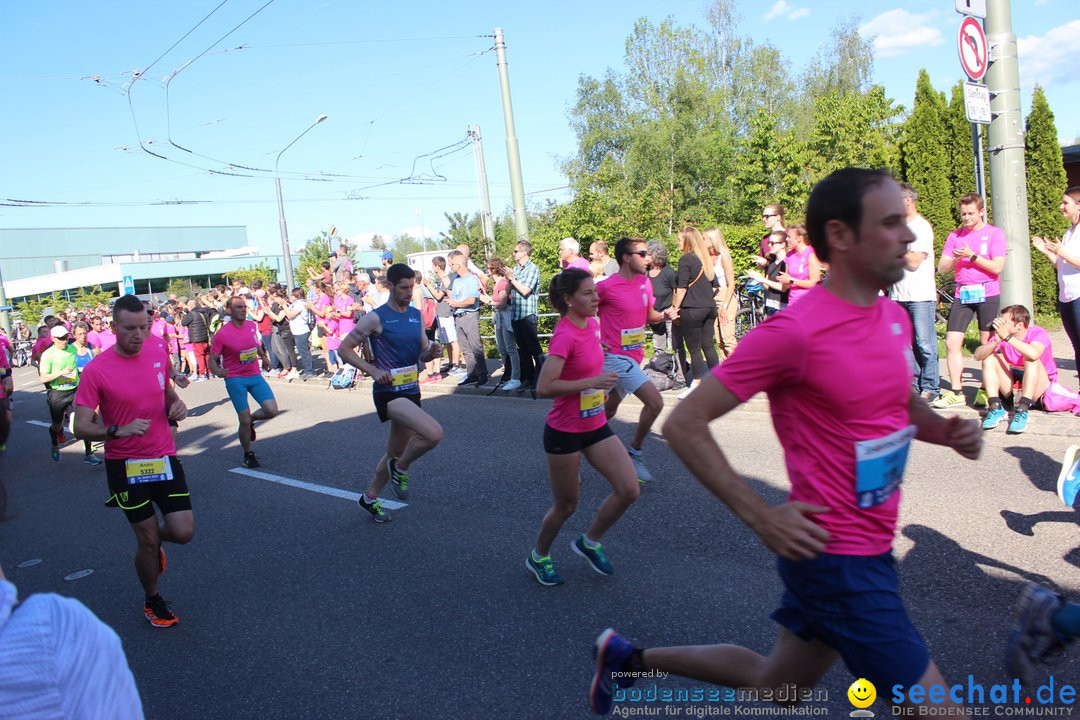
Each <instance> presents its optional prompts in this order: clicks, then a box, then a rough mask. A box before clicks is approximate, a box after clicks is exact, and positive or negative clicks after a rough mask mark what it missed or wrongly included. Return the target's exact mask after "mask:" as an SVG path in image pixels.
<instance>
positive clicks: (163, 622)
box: [143, 595, 180, 628]
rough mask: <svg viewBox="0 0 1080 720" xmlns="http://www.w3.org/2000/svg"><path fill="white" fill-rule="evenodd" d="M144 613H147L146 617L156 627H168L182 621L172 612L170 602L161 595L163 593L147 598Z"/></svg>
mask: <svg viewBox="0 0 1080 720" xmlns="http://www.w3.org/2000/svg"><path fill="white" fill-rule="evenodd" d="M143 613H144V614H145V615H146V619H147V620H149V621H150V624H151V625H153V626H154V627H159V628H167V627H172V626H173V625H176V624H177V623H179V622H180V618H178V617H176V616H175V615H173V614H172V612H171V611H170V610H169V603H167V602H165V599H164V598H163V597H161V595H155V596H154V597H152V598H146V603H145V604H144V605H143Z"/></svg>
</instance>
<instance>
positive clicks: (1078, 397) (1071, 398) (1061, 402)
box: [1042, 382, 1080, 415]
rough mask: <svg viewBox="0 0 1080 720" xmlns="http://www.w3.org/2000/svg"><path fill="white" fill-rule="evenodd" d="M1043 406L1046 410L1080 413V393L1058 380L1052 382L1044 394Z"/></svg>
mask: <svg viewBox="0 0 1080 720" xmlns="http://www.w3.org/2000/svg"><path fill="white" fill-rule="evenodd" d="M1042 404H1043V408H1044V409H1045V410H1046V412H1060V411H1063V410H1064V411H1067V412H1071V413H1073V414H1074V415H1080V394H1077V393H1076V392H1073V391H1072V390H1070V389H1069V388H1067V387H1065V386H1064V385H1061V384H1060V383H1057V382H1052V383H1050V386H1049V387H1048V388H1046V392H1044V393H1043V396H1042Z"/></svg>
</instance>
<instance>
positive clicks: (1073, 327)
mask: <svg viewBox="0 0 1080 720" xmlns="http://www.w3.org/2000/svg"><path fill="white" fill-rule="evenodd" d="M1061 214H1062V215H1064V216H1065V218H1066V219H1067V220H1068V221H1069V229H1068V230H1066V231H1065V235H1064V236H1063V237H1062V238H1061V241H1060V242H1056V241H1054V240H1050V239H1048V238H1043V237H1033V238H1031V244H1032V245H1034V246H1035V249H1036V250H1038V251H1039V252H1041V253H1042V254H1043V255H1045V256H1046V257H1047V258H1048V259H1049V260H1050V262H1052V263H1054V267H1055V268H1057V279H1058V310H1060V311H1061V324H1062V325H1064V326H1065V334H1066V335H1068V336H1069V342H1071V343H1072V347H1073V357H1074V358H1076V359H1080V229H1077V228H1080V185H1074V186H1073V187H1071V188H1069V189H1068V190H1066V191H1065V194H1064V195H1063V196H1062V197H1061Z"/></svg>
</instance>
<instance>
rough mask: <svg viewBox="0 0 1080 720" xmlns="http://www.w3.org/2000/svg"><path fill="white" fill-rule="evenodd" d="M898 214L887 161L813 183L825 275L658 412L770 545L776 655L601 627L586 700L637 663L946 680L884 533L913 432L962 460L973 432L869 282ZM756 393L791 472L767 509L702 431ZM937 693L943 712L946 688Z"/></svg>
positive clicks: (894, 240)
mask: <svg viewBox="0 0 1080 720" xmlns="http://www.w3.org/2000/svg"><path fill="white" fill-rule="evenodd" d="M905 217H906V212H905V209H904V201H903V196H902V195H901V192H900V187H899V186H898V185H897V184H896V182H895V181H894V180H893V179H892V178H891V177H890V176H889V175H888V174H887V173H885V172H884V171H880V170H864V169H857V168H848V169H844V170H838V171H836V172H834V173H832V174H831V175H829V176H828V177H827V178H825V179H824V180H822V181H821V182H820V183H818V184H817V185H816V186H815V187H814V189H813V191H812V192H811V194H810V199H809V202H808V203H807V209H806V225H807V229H808V233H809V236H810V242H811V243H812V245H813V247H814V250H815V252H816V253H817V255H818V257H819V258H821V260H822V262H828V263H829V264H830V268H831V272H830V275H829V278H828V280H827V281H826V283H825V284H824V285H819V286H817V287H814V288H813V289H811V290H810V291H809V292H808V293H807V294H806V296H805V297H803V299H802V300H801V301H800V302H799V303H798V304H797V305H794V306H789V307H788V308H787V309H786V310H784V312H782V313H779V314H777V315H775V316H773V317H772V318H771V319H770V320H769V322H767V323H765V324H764V325H761V326H759V327H758V328H757V329H756V330H754V332H752V333H750V334H749V335H747V336H746V337H745V338H743V340H742V342H740V343H739V346H738V348H736V350H735V352H734V353H733V354H732V355H731V357H729V358H728V359H727V360H725V361H724V363H723V364H721V365H719V366H717V367H716V368H714V369H713V371H712V372H711V373H709V374H708V375H707V376H706V377H705V378H704V380H703V381H702V383H701V385H700V386H699V387H698V388H697V389H696V390H695V391H694V392H692V393H691V394H690V396H689V397H688V398H687V399H686V400H684V401H683V402H682V403H681V404H680V405H679V406H678V407H676V408H675V410H674V411H673V412H672V414H671V417H670V418H669V419H668V420H667V422H666V423H665V424H664V437H665V438H666V439H667V441H668V443H669V444H670V445H671V448H672V449H673V450H674V451H675V453H676V454H678V455H679V457H680V459H682V461H683V462H684V463H685V464H686V465H687V467H688V468H689V469H690V470H691V472H693V474H694V476H695V477H696V478H697V479H698V481H699V482H701V483H702V484H703V485H704V486H705V487H706V488H707V489H708V490H709V491H710V492H712V493H713V494H714V495H716V496H717V497H718V498H720V499H721V500H722V501H723V502H724V503H725V504H726V505H728V507H730V508H731V509H732V510H733V511H734V512H735V513H736V514H737V515H738V516H739V517H740V518H741V519H742V520H743V522H745V523H746V524H747V525H748V526H749V527H750V529H751V530H753V531H754V532H755V533H756V534H757V535H758V537H760V538H761V540H762V542H764V543H765V545H767V546H768V548H769V549H770V550H772V551H773V552H774V553H776V554H777V555H778V556H779V559H778V563H777V567H778V570H779V572H780V577H781V579H782V581H783V583H784V587H785V592H784V595H783V598H782V601H781V607H780V608H779V609H778V610H776V611H775V612H774V613H773V615H772V617H773V619H774V620H776V621H777V622H778V623H779V624H780V626H781V627H780V631H779V636H778V638H777V640H776V643H775V644H774V645H773V648H772V651H771V652H770V654H769V655H768V656H764V655H760V654H758V653H757V652H754V651H753V650H750V649H747V648H742V647H737V646H734V645H710V646H695V647H667V648H649V649H644V648H640V647H636V646H634V645H633V644H632V643H630V642H629V641H627V640H626V639H625V638H623V637H622V636H621V635H619V634H618V633H616V632H615V631H614V630H613V629H611V628H609V629H607V630H605V631H604V632H603V633H602V634H601V635H600V637H599V638H598V639H597V641H596V646H595V649H596V660H597V664H596V675H595V676H594V680H593V684H592V689H591V691H590V701H591V703H592V708H593V711H594V712H597V713H600V714H605V713H607V712H610V710H611V705H612V693H613V685H614V684H616V683H617V684H618V685H620V686H623V687H625V686H628V685H630V684H632V683H633V678H634V677H635V676H636V675H635V674H636V673H638V672H646V671H650V670H656V671H665V672H672V673H675V674H677V675H682V676H685V677H692V678H695V679H697V680H704V681H707V682H712V683H716V684H717V685H723V686H726V687H734V688H746V687H751V688H778V687H782V686H787V685H788V684H793V685H795V686H797V687H799V688H812V687H813V686H814V685H816V684H817V683H818V681H820V680H821V678H822V677H823V676H824V675H825V673H826V672H828V670H829V668H830V667H832V665H833V664H834V663H835V662H836V660H837V659H838V658H843V660H844V663H845V665H846V666H847V667H848V669H849V670H850V671H851V673H852V674H853V675H854V676H855V677H856V678H865V679H866V680H869V681H870V682H871V683H873V684H874V686H875V687H877V688H893V689H895V687H896V686H901V687H903V688H910V687H912V686H913V685H915V684H916V683H921V685H922V687H924V688H928V687H931V686H933V685H941V686H943V687H948V685H947V684H946V683H945V681H944V680H943V679H942V676H941V673H940V672H939V671H938V669H937V666H936V665H935V664H934V662H933V660H932V659H931V658H930V654H929V652H928V651H927V648H926V643H925V642H924V641H923V639H922V637H921V636H920V635H919V632H918V631H917V630H916V629H915V626H914V625H913V624H912V622H911V620H910V618H909V617H908V615H907V611H906V609H905V607H904V603H903V601H902V600H901V598H900V594H899V579H898V577H897V574H896V564H895V560H894V559H893V556H892V540H893V535H894V532H895V528H896V518H897V511H898V508H899V504H900V483H901V481H902V478H903V471H904V466H905V464H906V462H907V454H908V448H909V446H910V444H911V441H912V440H913V439H919V440H922V441H924V442H931V443H935V444H939V445H945V446H947V447H951V448H953V449H954V450H955V451H956V452H957V453H959V454H960V455H961V456H963V457H966V458H969V459H975V458H977V457H978V456H979V453H980V451H981V450H982V431H981V430H980V428H979V424H978V422H976V421H974V420H961V419H960V418H959V417H955V416H954V417H950V418H945V417H942V416H939V415H938V414H937V413H935V412H933V411H932V410H931V409H930V407H929V406H928V405H927V404H926V401H925V400H924V399H923V398H921V397H920V396H919V395H918V394H917V393H916V392H914V391H913V390H912V387H911V370H910V368H909V367H908V363H907V359H906V356H905V349H906V348H907V347H909V346H910V344H911V335H912V331H911V323H910V321H909V320H908V316H907V313H906V312H905V311H904V309H903V308H901V307H900V306H899V305H897V304H896V303H894V302H893V301H891V300H889V299H888V298H886V297H883V296H880V295H879V292H880V291H881V290H882V289H884V288H887V287H889V286H890V285H892V284H893V283H895V282H896V281H897V280H899V279H900V278H901V277H903V274H904V267H905V263H906V260H905V255H906V253H907V250H908V245H909V244H910V243H911V242H913V241H914V239H915V236H914V235H913V234H912V232H911V231H910V230H909V229H908V227H907V223H906V220H905ZM759 392H765V393H767V394H768V396H769V405H770V412H771V413H772V416H773V424H774V425H775V426H776V427H777V428H783V432H780V433H778V435H779V438H780V443H781V445H782V446H783V449H784V457H785V461H786V464H787V469H788V475H789V477H790V481H791V494H790V497H789V501H788V502H786V503H784V504H781V505H776V506H773V505H769V504H768V503H767V502H766V501H765V500H764V499H763V498H762V497H761V496H760V495H759V494H758V493H756V492H755V491H754V490H753V489H752V488H751V486H750V485H749V484H748V483H747V482H746V480H744V479H743V478H742V477H741V476H740V475H739V474H738V473H737V472H736V471H735V470H734V469H733V468H732V467H731V465H729V464H728V461H727V458H726V457H725V455H724V453H723V452H722V451H721V450H720V447H719V446H718V445H717V443H716V439H715V437H714V436H713V434H712V433H711V432H710V430H709V423H710V422H711V421H713V420H715V419H717V418H719V417H721V416H723V415H725V414H727V413H729V412H730V411H732V410H733V409H735V408H736V407H738V406H739V405H740V404H742V403H744V402H746V401H747V400H749V399H750V398H751V397H753V396H754V395H756V394H757V393H759ZM838 397H843V398H844V401H843V402H837V400H836V399H837V398H838ZM649 674H653V673H649ZM659 674H660V675H661V676H663V673H659ZM935 702H936V701H935ZM905 704H906V705H909V706H911V705H912V704H911V703H910V700H905ZM941 706H942V711H941V714H949V713H948V710H947V709H946V708H951V707H953V701H952V698H951V697H948V698H945V699H944V700H943V702H942V703H941ZM911 712H914V710H913V709H912V710H911ZM954 712H955V711H954Z"/></svg>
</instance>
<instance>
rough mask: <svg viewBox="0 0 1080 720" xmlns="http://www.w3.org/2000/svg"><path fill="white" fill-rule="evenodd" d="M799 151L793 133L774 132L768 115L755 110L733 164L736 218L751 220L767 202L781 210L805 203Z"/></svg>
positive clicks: (773, 125) (801, 145) (770, 117)
mask: <svg viewBox="0 0 1080 720" xmlns="http://www.w3.org/2000/svg"><path fill="white" fill-rule="evenodd" d="M802 148H803V144H802V143H800V142H799V141H798V140H797V139H796V138H795V137H794V133H784V134H781V133H780V132H779V131H778V129H777V127H776V118H775V117H774V116H773V115H772V114H771V113H769V112H767V111H766V110H765V109H764V108H762V109H761V110H759V111H758V114H757V117H755V118H754V120H753V122H752V123H751V133H750V137H749V138H747V140H746V144H745V147H744V149H743V151H742V153H740V156H739V161H738V163H737V165H736V167H737V169H736V171H735V187H736V188H737V191H738V195H737V198H738V199H737V200H736V206H737V208H738V217H740V218H751V217H754V216H755V214H756V213H757V212H758V211H759V210H760V209H761V208H762V207H764V206H765V205H768V204H770V203H780V204H781V205H783V206H784V207H785V208H798V207H802V206H803V205H804V204H805V202H806V196H807V194H808V191H809V186H808V183H807V178H806V177H805V176H804V174H803V172H802V170H803V165H804V162H803V158H802V155H803V153H802Z"/></svg>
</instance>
